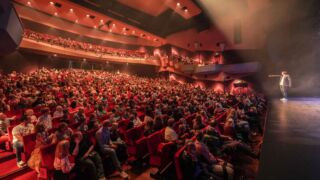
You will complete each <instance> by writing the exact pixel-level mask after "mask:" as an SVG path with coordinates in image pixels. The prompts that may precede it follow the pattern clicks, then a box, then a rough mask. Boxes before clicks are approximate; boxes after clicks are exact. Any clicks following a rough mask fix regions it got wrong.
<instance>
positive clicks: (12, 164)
mask: <svg viewBox="0 0 320 180" xmlns="http://www.w3.org/2000/svg"><path fill="white" fill-rule="evenodd" d="M28 169H30V168H29V167H27V166H25V167H21V168H19V167H18V166H17V162H16V158H11V159H9V160H7V161H4V162H1V163H0V179H12V178H14V177H17V176H19V175H21V174H22V173H25V172H26V170H28Z"/></svg>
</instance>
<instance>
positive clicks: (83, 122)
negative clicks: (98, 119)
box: [77, 119, 88, 133]
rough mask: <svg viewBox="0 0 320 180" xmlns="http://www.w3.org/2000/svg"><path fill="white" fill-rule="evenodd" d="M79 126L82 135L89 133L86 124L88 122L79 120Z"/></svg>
mask: <svg viewBox="0 0 320 180" xmlns="http://www.w3.org/2000/svg"><path fill="white" fill-rule="evenodd" d="M78 123H80V124H79V126H78V128H77V129H78V130H79V131H81V132H82V133H85V132H87V131H88V125H87V124H86V121H85V120H84V119H79V122H78Z"/></svg>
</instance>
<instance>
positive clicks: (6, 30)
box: [0, 0, 23, 56]
mask: <svg viewBox="0 0 320 180" xmlns="http://www.w3.org/2000/svg"><path fill="white" fill-rule="evenodd" d="M22 34H23V26H22V22H21V20H20V18H19V16H18V13H17V12H16V10H15V9H14V7H13V5H12V4H11V2H10V0H1V1H0V39H1V43H0V56H4V55H7V54H10V53H11V52H13V51H15V50H16V49H17V48H18V47H19V44H20V42H21V40H22Z"/></svg>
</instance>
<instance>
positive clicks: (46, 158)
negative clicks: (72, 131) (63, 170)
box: [40, 144, 57, 179]
mask: <svg viewBox="0 0 320 180" xmlns="http://www.w3.org/2000/svg"><path fill="white" fill-rule="evenodd" d="M56 146H57V144H50V145H47V146H45V147H42V148H41V149H40V154H41V159H42V160H41V168H40V178H42V179H51V178H52V176H53V171H54V167H53V162H54V155H55V150H56Z"/></svg>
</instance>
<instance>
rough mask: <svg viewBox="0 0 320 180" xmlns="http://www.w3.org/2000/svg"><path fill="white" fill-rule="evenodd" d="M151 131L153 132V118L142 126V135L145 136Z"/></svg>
mask: <svg viewBox="0 0 320 180" xmlns="http://www.w3.org/2000/svg"><path fill="white" fill-rule="evenodd" d="M152 133H154V130H153V120H152V119H151V120H148V121H147V122H146V125H145V126H144V131H143V135H144V136H146V137H147V136H149V135H150V134H152Z"/></svg>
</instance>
